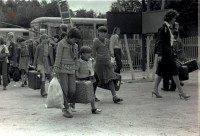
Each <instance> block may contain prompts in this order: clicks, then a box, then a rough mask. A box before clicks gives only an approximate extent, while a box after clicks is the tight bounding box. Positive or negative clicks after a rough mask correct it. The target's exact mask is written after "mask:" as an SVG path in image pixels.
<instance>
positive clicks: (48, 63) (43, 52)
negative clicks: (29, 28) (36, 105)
mask: <svg viewBox="0 0 200 136" xmlns="http://www.w3.org/2000/svg"><path fill="white" fill-rule="evenodd" d="M51 50H53V49H52V48H51V46H49V38H48V35H46V34H43V35H41V36H40V44H39V45H38V46H37V48H36V52H35V56H34V64H33V65H34V66H35V67H37V70H38V71H40V73H41V74H42V84H41V91H40V93H41V96H42V97H46V96H47V92H46V90H45V80H46V75H50V73H51V71H52V69H51V67H52V66H53V59H52V58H53V55H52V54H51V53H52V51H51ZM49 80H51V77H50V78H49Z"/></svg>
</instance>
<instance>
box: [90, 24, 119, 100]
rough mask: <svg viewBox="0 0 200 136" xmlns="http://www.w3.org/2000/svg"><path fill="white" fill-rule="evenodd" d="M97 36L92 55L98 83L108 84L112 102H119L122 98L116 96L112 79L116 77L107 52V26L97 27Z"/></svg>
mask: <svg viewBox="0 0 200 136" xmlns="http://www.w3.org/2000/svg"><path fill="white" fill-rule="evenodd" d="M98 34H99V37H98V38H95V39H94V41H93V57H94V59H95V60H96V64H95V72H96V74H97V77H98V79H99V83H98V84H108V85H109V88H110V90H111V93H112V96H113V102H114V103H119V102H121V101H123V99H121V98H119V97H117V95H116V92H115V86H114V82H113V79H116V78H117V76H116V73H114V69H113V65H112V63H111V60H110V58H111V57H110V54H109V41H108V39H106V38H105V37H106V34H107V28H106V27H105V26H101V27H99V28H98Z"/></svg>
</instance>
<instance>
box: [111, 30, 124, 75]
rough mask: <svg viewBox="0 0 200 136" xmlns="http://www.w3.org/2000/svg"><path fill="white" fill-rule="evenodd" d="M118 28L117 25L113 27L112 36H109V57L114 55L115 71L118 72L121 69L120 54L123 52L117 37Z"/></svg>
mask: <svg viewBox="0 0 200 136" xmlns="http://www.w3.org/2000/svg"><path fill="white" fill-rule="evenodd" d="M119 34H120V29H119V27H115V28H114V29H113V33H112V36H111V38H110V52H111V57H115V60H116V64H117V67H116V69H115V72H116V73H118V74H120V70H121V69H122V60H121V55H122V54H124V53H123V50H122V45H121V40H120V37H119Z"/></svg>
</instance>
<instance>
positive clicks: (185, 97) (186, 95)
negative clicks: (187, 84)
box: [179, 93, 191, 100]
mask: <svg viewBox="0 0 200 136" xmlns="http://www.w3.org/2000/svg"><path fill="white" fill-rule="evenodd" d="M179 96H180V99H181V98H182V97H183V99H185V100H188V98H190V97H191V96H189V95H188V94H185V93H182V94H179Z"/></svg>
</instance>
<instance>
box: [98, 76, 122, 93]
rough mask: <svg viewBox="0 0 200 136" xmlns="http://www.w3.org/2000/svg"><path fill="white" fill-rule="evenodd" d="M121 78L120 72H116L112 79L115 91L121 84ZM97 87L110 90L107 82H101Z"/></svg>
mask: <svg viewBox="0 0 200 136" xmlns="http://www.w3.org/2000/svg"><path fill="white" fill-rule="evenodd" d="M121 79H122V76H121V75H120V74H117V79H114V85H115V91H119V89H120V85H121ZM98 87H100V88H103V89H107V90H110V88H109V85H108V84H101V85H99V86H98Z"/></svg>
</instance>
